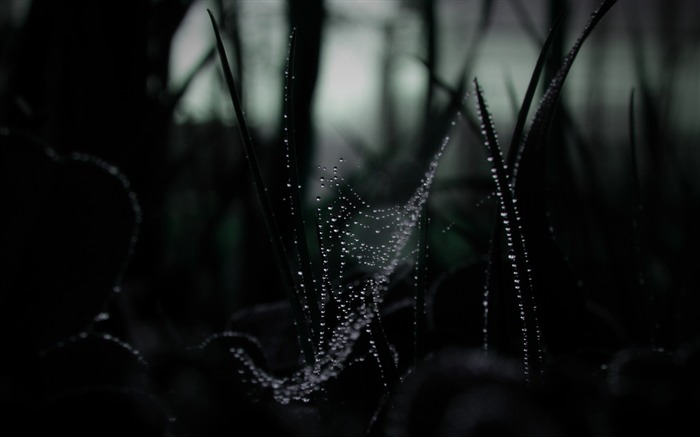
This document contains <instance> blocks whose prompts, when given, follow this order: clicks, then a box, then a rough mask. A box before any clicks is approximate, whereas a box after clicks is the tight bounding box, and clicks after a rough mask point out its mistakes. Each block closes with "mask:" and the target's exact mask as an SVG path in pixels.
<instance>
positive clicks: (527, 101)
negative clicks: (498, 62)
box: [506, 13, 564, 178]
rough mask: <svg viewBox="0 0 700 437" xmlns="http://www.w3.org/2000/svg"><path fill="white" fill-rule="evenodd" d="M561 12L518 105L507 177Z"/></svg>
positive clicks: (516, 152) (519, 143)
mask: <svg viewBox="0 0 700 437" xmlns="http://www.w3.org/2000/svg"><path fill="white" fill-rule="evenodd" d="M563 15H564V14H563V13H562V14H560V15H559V17H558V18H557V21H556V22H555V23H554V26H552V29H551V30H550V31H549V34H548V35H547V39H546V40H545V41H544V44H543V45H542V50H541V51H540V55H539V57H538V58H537V63H536V64H535V69H534V70H532V76H531V77H530V83H529V85H528V86H527V91H526V92H525V97H524V98H523V103H522V105H520V111H519V112H518V120H517V122H516V123H515V128H514V129H513V137H512V138H511V142H510V148H509V149H508V156H507V158H506V165H507V169H508V172H509V178H510V177H512V171H513V167H514V166H515V162H516V159H517V157H518V155H519V154H520V153H521V152H520V150H519V149H520V148H521V140H522V136H523V132H524V130H525V122H526V121H527V115H528V113H529V112H530V106H531V105H532V99H533V98H534V96H535V91H536V90H537V84H538V83H539V82H540V77H541V76H542V71H543V69H544V66H545V61H546V60H547V54H548V53H549V47H550V46H551V45H552V41H553V40H554V35H555V34H556V33H557V32H558V31H559V28H560V27H561V23H562V22H563Z"/></svg>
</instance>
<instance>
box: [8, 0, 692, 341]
mask: <svg viewBox="0 0 700 437" xmlns="http://www.w3.org/2000/svg"><path fill="white" fill-rule="evenodd" d="M597 6H598V1H597V0H585V1H572V0H568V1H567V0H491V1H488V0H356V1H349V0H305V1H302V0H120V1H103V2H94V1H87V0H86V1H58V0H33V1H30V0H2V2H1V4H0V125H2V126H5V127H7V128H10V129H18V130H24V131H28V132H30V133H32V134H33V135H36V136H37V137H38V138H41V139H42V140H44V141H46V143H47V144H48V145H50V147H52V148H53V149H55V150H56V151H57V152H58V153H61V154H65V153H69V152H74V151H77V152H82V153H88V154H91V155H95V156H97V157H100V158H101V159H104V160H105V161H107V162H109V163H111V164H113V165H115V166H117V167H118V168H119V169H120V170H121V171H122V172H123V173H124V175H125V176H126V177H127V178H128V179H129V181H130V183H131V188H132V189H133V190H134V192H135V193H136V195H137V196H138V199H139V202H140V204H141V208H142V211H143V220H142V222H141V224H140V231H139V241H138V243H137V245H136V250H135V252H134V256H133V257H132V259H131V260H130V265H129V267H128V270H127V272H126V275H125V278H124V283H123V288H124V289H128V290H129V293H122V294H120V295H119V296H118V297H116V298H115V299H114V302H112V303H111V304H110V305H112V311H113V313H115V314H118V313H119V312H127V313H128V314H129V316H128V317H129V318H131V319H132V320H135V321H142V325H140V327H139V330H138V332H139V335H137V336H135V338H136V340H135V341H136V343H138V344H137V347H138V348H139V349H141V350H146V351H147V350H149V348H155V347H156V346H155V343H156V341H161V340H162V339H161V337H162V336H163V335H166V334H163V332H161V331H162V330H163V329H165V328H163V326H164V324H163V323H162V322H163V321H164V320H165V321H167V322H168V323H166V324H165V325H167V326H170V325H172V326H177V327H178V334H177V335H178V336H179V337H180V340H181V341H183V342H184V343H189V344H191V343H195V342H196V341H201V340H202V339H203V338H206V336H208V335H210V334H212V333H214V332H218V331H220V330H221V329H223V328H224V327H225V326H226V323H227V320H228V317H229V316H230V315H231V314H232V313H233V312H235V311H237V310H239V309H241V308H244V307H246V306H247V305H250V304H255V303H261V302H270V301H274V300H279V299H283V298H284V293H283V291H282V287H281V284H280V279H279V278H278V276H279V275H277V274H276V273H274V267H272V270H273V274H270V272H271V266H274V261H273V260H272V255H271V251H270V247H269V244H268V239H267V237H266V235H265V233H264V232H265V231H264V228H263V226H261V225H260V223H261V221H260V217H261V216H260V209H259V206H258V204H257V200H256V199H255V196H254V195H253V194H252V191H251V187H250V176H249V174H248V170H247V167H246V164H245V162H244V160H243V155H242V148H241V144H240V139H239V133H238V131H237V128H236V122H235V117H234V115H233V111H232V106H231V102H230V99H229V98H228V93H227V89H226V86H225V83H224V81H223V80H222V75H221V67H220V64H219V60H218V58H217V56H216V53H215V51H214V40H213V35H214V34H213V31H212V26H211V22H210V20H209V16H208V14H207V9H210V10H211V11H212V12H213V14H214V16H216V17H217V19H218V21H219V24H220V26H221V28H222V32H223V35H224V38H225V40H226V44H227V50H228V53H229V60H230V62H231V67H232V69H233V72H234V75H235V78H236V81H237V85H238V87H239V91H240V93H241V96H242V101H243V106H244V108H245V110H246V116H247V120H248V123H249V125H250V127H251V129H252V135H253V137H254V143H255V145H256V147H257V148H258V149H257V150H258V151H259V156H260V159H261V166H262V169H263V173H264V178H265V180H266V182H267V186H268V187H269V190H270V193H271V198H272V199H273V203H274V204H275V207H276V208H277V210H278V211H279V212H280V214H282V215H283V214H286V211H287V208H288V207H287V206H286V204H285V203H284V201H283V198H284V189H283V187H284V185H285V183H286V181H287V175H286V173H285V171H284V167H283V163H284V159H283V156H284V155H283V153H284V149H283V147H282V127H283V120H284V117H283V115H284V112H285V111H284V105H283V102H284V92H283V91H284V72H285V68H286V63H287V59H286V57H287V53H288V49H289V42H290V34H291V31H292V29H293V28H296V31H297V40H296V41H297V52H296V57H295V59H294V60H293V62H294V67H293V70H292V74H293V75H294V76H295V85H294V108H293V113H294V117H295V124H296V140H297V147H298V150H299V155H300V162H299V169H300V173H301V174H302V175H303V190H304V199H306V201H305V202H306V204H305V205H304V207H305V208H306V209H308V210H309V211H313V210H314V208H315V207H316V205H315V202H314V199H315V198H316V196H318V195H320V194H322V193H323V191H322V190H321V188H320V184H319V178H320V177H321V176H323V175H324V174H325V172H324V167H326V168H331V167H332V166H334V165H338V162H339V159H340V158H343V164H342V166H341V168H340V171H341V173H342V174H343V176H344V177H345V178H346V179H347V180H348V181H351V182H350V183H351V184H353V185H352V186H353V187H354V188H355V189H356V190H357V191H358V192H359V193H361V195H362V196H364V198H365V199H366V200H367V201H369V202H370V203H372V204H377V205H379V206H381V205H385V204H389V203H394V204H395V203H399V202H401V201H402V199H405V198H406V196H407V195H408V194H410V193H411V192H412V191H413V190H414V189H415V187H417V184H418V182H419V180H420V177H421V176H422V175H423V173H424V172H425V170H426V168H427V165H428V163H429V161H430V159H431V154H432V152H431V151H432V150H434V149H435V147H436V145H437V144H438V143H439V142H440V141H441V139H442V137H443V136H444V135H447V133H448V132H447V131H446V130H445V129H443V128H442V127H440V126H442V124H443V122H445V120H451V119H452V112H450V110H449V108H450V102H451V96H452V94H453V93H454V92H456V91H457V90H459V89H460V86H461V85H462V84H463V83H465V81H466V83H467V87H468V88H467V90H469V91H470V92H471V91H472V88H471V87H472V86H471V80H472V79H473V78H474V77H477V78H478V79H479V82H480V83H481V85H482V87H483V89H484V92H485V96H486V98H487V100H488V102H489V105H490V108H491V110H492V111H493V116H494V120H495V124H496V129H497V130H498V132H499V133H500V135H501V141H502V146H503V148H504V149H507V145H508V144H509V141H510V135H511V132H512V129H513V125H514V123H515V119H516V116H517V110H518V108H519V105H520V102H521V101H522V98H523V96H524V94H525V90H526V88H527V85H528V82H529V80H530V75H531V72H532V70H533V68H534V66H535V63H536V60H537V56H538V54H539V52H540V48H541V46H542V43H543V41H544V39H545V37H546V36H547V33H548V31H549V29H550V27H551V26H552V24H553V23H554V22H555V20H556V18H557V17H558V16H559V15H560V14H561V13H562V11H566V13H565V15H563V25H562V27H561V31H560V32H559V33H558V34H557V36H556V37H555V39H554V43H553V47H552V52H551V55H550V56H549V63H548V64H547V67H546V68H545V72H544V81H548V80H549V79H551V78H552V77H553V75H554V74H555V72H556V68H557V67H558V65H559V64H560V61H561V59H562V58H563V56H564V55H565V53H566V51H568V49H569V48H570V47H571V45H573V43H574V41H575V39H576V38H577V37H578V35H579V34H580V32H581V31H582V29H583V26H584V25H585V23H586V21H587V20H588V18H589V16H590V13H591V12H592V11H593V10H595V9H596V8H597ZM698 22H700V3H698V2H697V1H696V0H664V1H662V0H634V1H630V0H621V1H619V2H618V3H617V5H616V6H615V7H614V8H613V10H612V11H611V13H610V14H609V15H608V16H607V17H606V18H605V20H604V21H603V22H602V23H601V24H600V26H599V27H598V28H597V29H596V30H595V32H593V34H592V36H591V38H590V39H589V40H588V41H587V42H586V44H585V45H584V47H583V49H582V51H581V53H580V55H579V57H578V58H577V60H576V62H575V64H574V67H573V69H572V72H571V74H570V77H569V78H568V79H567V82H566V85H565V86H564V90H563V95H562V104H561V109H560V112H559V115H558V117H559V119H558V120H559V122H558V123H557V124H556V126H559V127H555V128H554V131H555V132H553V133H552V135H555V136H556V135H558V137H555V138H558V140H559V141H562V142H564V143H566V144H567V146H566V147H563V148H562V150H564V151H565V152H562V154H563V155H562V156H559V157H556V158H554V160H555V161H556V160H559V162H567V165H562V166H559V167H558V168H559V169H564V170H561V171H562V172H564V173H568V174H569V176H570V180H569V182H570V183H571V184H573V185H572V186H575V188H576V193H577V194H580V197H577V199H578V200H579V201H580V200H581V199H584V198H585V199H588V197H586V196H587V193H590V192H596V193H598V194H599V197H602V198H603V199H604V200H602V201H601V202H600V203H596V205H597V206H595V208H598V209H595V208H594V207H592V206H591V205H590V204H587V203H586V202H582V203H581V202H579V206H580V207H581V208H584V207H585V208H589V209H588V210H587V211H591V210H593V209H595V211H598V212H600V211H601V208H602V209H604V210H605V211H610V210H613V211H615V213H617V212H620V211H619V210H618V208H617V206H619V202H620V201H621V200H625V199H629V193H628V192H627V191H625V190H626V189H624V187H625V184H626V183H627V181H628V180H629V177H630V176H629V175H630V173H629V171H628V170H629V168H628V164H629V157H628V154H629V145H628V143H629V128H628V121H629V115H630V114H629V99H630V93H631V91H632V89H634V90H635V95H636V101H637V104H638V105H639V106H638V114H641V115H639V121H638V124H637V127H638V130H639V136H640V139H639V142H640V147H639V150H638V154H639V163H640V164H639V172H640V175H641V178H642V179H643V180H644V181H646V182H645V184H646V185H645V187H646V188H645V190H646V191H645V193H647V194H648V195H649V196H652V197H653V199H656V200H659V199H661V200H664V199H665V200H664V202H667V203H670V204H671V205H668V204H664V203H663V202H662V203H660V204H656V206H652V207H650V208H649V209H653V208H658V209H659V210H663V211H669V210H670V211H673V212H671V213H669V214H671V215H672V217H673V220H669V221H665V220H663V219H662V217H671V216H668V215H666V216H664V215H663V214H659V215H658V217H657V218H659V221H660V222H661V224H660V226H661V227H660V228H656V229H660V230H659V231H658V234H654V235H653V236H651V237H650V240H653V241H657V240H658V241H661V242H668V241H671V243H668V244H669V245H670V247H669V248H667V249H668V250H667V251H666V252H663V253H664V255H668V253H669V252H670V253H671V255H673V257H672V258H673V259H672V260H668V261H655V260H654V259H652V258H651V257H650V259H649V261H648V262H649V263H650V268H651V269H652V270H654V271H655V272H656V273H654V275H655V276H654V278H655V279H652V280H655V281H657V284H656V285H658V286H660V287H662V288H664V289H665V288H674V287H675V288H677V287H678V284H677V283H676V282H675V279H671V278H675V277H676V275H675V274H674V272H675V270H674V269H675V268H678V269H680V270H683V268H682V267H680V266H679V265H678V262H677V261H678V260H679V259H681V260H683V263H684V264H683V265H691V264H692V262H691V259H689V258H688V256H687V254H689V253H691V251H690V250H689V248H688V247H687V244H691V243H687V241H688V240H687V238H686V237H687V235H685V234H678V233H674V227H675V226H676V224H677V223H678V221H679V220H680V221H682V220H681V218H682V217H685V216H684V215H683V214H685V212H679V211H681V210H683V207H684V206H688V205H689V204H690V203H692V205H693V208H695V206H696V203H695V201H694V200H693V201H692V202H690V203H689V201H688V199H698V198H700V197H697V196H696V195H697V194H700V192H698V189H699V187H698V184H696V183H694V182H693V181H692V178H693V175H694V171H695V165H696V164H698V163H700V162H699V160H698V158H699V156H698V147H697V146H698V144H697V140H698V138H700V123H698V121H699V120H698V114H700V53H699V50H698V47H700V44H698V43H699V42H700V27H699V26H698V25H697V23H698ZM541 90H542V86H540V88H539V89H538V95H539V94H540V93H541ZM473 108H474V98H473V97H471V96H470V97H468V98H467V107H466V110H465V111H466V113H465V114H463V119H462V121H460V122H459V123H457V124H456V126H455V127H454V128H453V130H452V131H451V132H450V135H451V136H452V139H453V140H452V143H451V145H450V146H449V147H448V149H447V152H446V155H445V156H444V157H443V160H442V162H441V164H440V167H439V172H438V180H437V181H436V183H435V187H434V194H433V196H432V197H431V199H430V204H431V208H433V210H432V211H433V212H432V213H431V214H433V223H434V226H433V228H432V229H433V230H434V234H435V235H434V236H431V238H434V242H433V244H432V245H431V250H433V251H434V252H435V255H434V257H433V258H431V259H432V261H431V262H433V263H435V270H434V271H435V272H438V271H442V270H446V269H449V268H452V267H454V266H456V265H459V264H462V263H464V262H468V261H469V260H471V259H481V258H483V256H484V254H485V248H486V247H487V246H488V239H489V233H490V226H491V223H492V218H493V209H490V208H485V207H483V201H484V199H485V198H486V196H487V195H488V194H489V192H490V191H491V189H492V187H491V185H490V180H489V178H488V166H487V165H486V162H485V157H486V155H485V152H484V150H483V146H482V145H481V142H480V139H479V138H478V132H477V133H475V132H474V129H473V128H472V127H470V124H469V123H468V122H465V121H464V119H466V120H474V114H473ZM642 143H644V146H642ZM665 146H668V147H665ZM662 149H663V150H670V151H671V152H670V153H668V154H667V153H666V152H665V151H663V150H662ZM659 150H662V151H661V152H659ZM564 155H565V156H564ZM659 156H662V157H661V158H659ZM657 164H658V165H659V166H660V167H662V170H658V169H657V168H656V167H655V165H657ZM621 169H623V171H621ZM657 170H658V171H657ZM675 180H679V181H680V182H678V184H680V186H682V187H683V188H681V189H680V190H681V192H682V193H684V194H682V195H681V194H678V193H679V191H678V190H679V189H677V186H676V185H674V184H675V182H673V181H675ZM669 181H672V182H669ZM666 182H669V185H671V187H670V188H668V191H667V190H666V188H659V187H660V186H661V185H664V184H665V183H666ZM654 190H657V191H654ZM683 190H686V191H683ZM669 193H672V194H670V195H669ZM556 195H557V194H556V193H555V197H556ZM686 195H687V197H683V196H686ZM561 196H562V197H563V198H567V197H569V201H570V202H575V201H574V200H572V199H571V198H570V196H567V195H566V194H561ZM616 202H617V203H616ZM582 205H583V206H582ZM569 206H570V205H568V204H567V203H564V204H562V206H561V209H562V210H566V208H569ZM627 206H628V205H625V208H627ZM666 207H669V208H670V209H668V210H667V209H665V208H666ZM590 208H593V209H590ZM679 208H680V209H679ZM555 209H556V208H555ZM623 209H624V208H623ZM624 211H625V212H624V214H627V210H626V209H624ZM683 211H685V210H683ZM693 211H695V209H693ZM579 212H580V211H579ZM579 212H576V211H575V212H570V213H567V214H563V215H561V216H560V217H561V218H560V219H559V224H562V227H566V225H572V226H573V229H575V230H574V231H572V232H571V233H567V234H564V235H562V242H563V244H564V245H565V248H566V249H568V250H569V251H570V252H571V257H572V259H573V260H574V261H579V262H581V264H580V265H581V266H582V267H581V268H580V271H581V275H582V277H587V278H590V281H591V282H593V283H595V281H596V279H595V278H596V277H598V276H596V275H599V277H600V278H604V277H608V276H606V275H608V274H609V273H610V271H613V270H614V271H615V272H620V271H622V270H620V267H619V266H617V267H610V271H606V270H605V267H601V266H606V265H610V263H609V262H608V261H609V258H607V255H605V256H598V255H600V253H599V252H596V251H597V250H599V251H603V249H599V248H597V246H595V245H594V248H593V249H591V250H593V252H586V251H585V250H578V249H580V248H581V247H582V246H581V245H580V244H582V243H581V242H580V240H585V239H586V238H587V237H586V235H585V233H583V234H580V235H579V236H576V235H577V234H576V233H577V232H578V231H576V229H578V230H579V231H580V229H579V228H577V227H576V226H577V224H576V223H573V222H571V223H570V222H567V220H568V219H569V218H570V217H569V215H571V216H575V217H579V218H580V217H581V215H580V214H579ZM621 214H622V213H621ZM664 214H666V213H664ZM613 216H614V214H613ZM613 216H606V217H613ZM614 217H616V218H614V220H613V219H611V220H613V221H615V220H617V219H618V218H619V217H617V216H614ZM555 219H556V218H555ZM676 219H678V220H676ZM555 221H556V220H555ZM282 222H283V225H282V228H283V232H284V233H285V235H286V236H287V239H288V240H289V238H291V237H290V235H291V230H290V229H289V226H290V224H286V225H285V224H284V220H282ZM623 222H624V223H623ZM615 223H617V222H615ZM618 225H619V226H620V227H622V228H623V229H624V228H626V227H629V222H626V221H625V220H621V221H620V223H618V224H617V225H615V226H618ZM595 226H597V228H596V229H604V228H605V229H607V230H606V231H605V232H602V233H601V232H598V233H597V234H596V235H599V238H600V239H605V238H606V237H605V235H610V233H613V234H614V233H615V228H611V227H609V226H613V225H611V224H610V223H608V222H606V221H603V222H601V221H596V222H595ZM664 226H666V227H664ZM311 229H312V230H313V228H311ZM572 234H573V236H572ZM669 235H671V237H669ZM669 238H671V240H669ZM650 244H651V243H650ZM659 244H660V245H661V246H663V247H666V245H665V244H666V243H659ZM652 245H653V244H652ZM690 247H691V248H692V247H697V246H692V244H691V246H690ZM664 250H666V249H664ZM605 253H606V254H607V252H605ZM674 254H675V255H674ZM618 255H619V257H620V258H624V257H625V256H626V255H624V254H618ZM590 259H599V260H600V262H593V261H590ZM692 259H694V258H692ZM586 260H589V261H586ZM674 266H675V267H674ZM601 268H602V270H601ZM586 275H588V276H586ZM598 280H600V281H603V279H598ZM125 317H126V316H125ZM153 320H157V321H158V322H153ZM168 324H170V325H168ZM149 339H150V340H149Z"/></svg>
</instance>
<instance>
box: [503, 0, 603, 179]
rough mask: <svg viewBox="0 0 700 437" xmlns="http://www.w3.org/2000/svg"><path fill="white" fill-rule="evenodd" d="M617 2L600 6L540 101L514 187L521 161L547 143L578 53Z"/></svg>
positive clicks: (515, 165)
mask: <svg viewBox="0 0 700 437" xmlns="http://www.w3.org/2000/svg"><path fill="white" fill-rule="evenodd" d="M616 2H617V0H605V1H603V3H602V4H601V5H600V7H599V8H598V9H597V10H596V11H595V12H593V13H592V14H591V18H590V20H589V21H588V24H586V27H585V28H584V30H583V32H582V33H581V35H580V36H579V38H578V39H577V40H576V43H575V44H574V46H573V47H572V48H571V50H570V51H569V53H568V54H567V55H566V57H565V58H564V61H563V63H562V65H561V67H560V68H559V70H558V71H557V74H556V75H555V76H554V78H553V79H552V81H551V82H550V84H549V85H548V87H547V89H546V91H545V93H544V95H543V97H542V99H541V100H540V105H539V107H538V109H537V112H536V113H535V117H534V121H533V122H532V125H531V126H530V130H529V131H528V133H527V135H526V138H525V141H524V143H523V145H522V147H520V148H518V155H517V156H516V157H515V161H514V163H513V166H512V170H511V171H512V172H513V178H514V180H513V184H514V185H515V184H516V181H517V177H516V175H517V172H518V169H519V167H520V166H521V161H522V160H523V159H524V157H525V155H526V154H532V153H535V152H537V153H539V151H540V149H541V147H542V145H543V143H544V141H545V138H546V135H547V131H548V130H549V127H550V125H551V122H552V118H553V117H554V110H555V109H556V105H557V103H558V99H559V95H560V94H561V89H562V87H563V85H564V81H565V80H566V77H567V75H568V73H569V71H570V70H571V66H572V65H573V63H574V60H575V59H576V56H577V55H578V52H579V50H580V49H581V46H582V45H583V43H584V41H585V40H586V39H587V38H588V36H589V35H590V34H591V32H592V31H593V29H594V28H595V27H596V26H597V25H598V23H599V22H600V20H602V19H603V17H604V16H605V15H606V14H607V12H608V11H609V10H610V8H612V6H613V5H614V4H615V3H616ZM559 20H561V16H560V17H559ZM551 34H552V33H551V32H550V35H551Z"/></svg>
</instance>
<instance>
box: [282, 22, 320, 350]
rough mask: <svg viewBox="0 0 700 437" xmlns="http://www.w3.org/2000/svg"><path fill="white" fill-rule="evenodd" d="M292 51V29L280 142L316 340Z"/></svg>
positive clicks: (314, 290)
mask: <svg viewBox="0 0 700 437" xmlns="http://www.w3.org/2000/svg"><path fill="white" fill-rule="evenodd" d="M295 51H296V29H294V30H293V31H292V34H291V36H290V43H289V55H288V64H287V69H286V71H285V89H286V97H285V119H284V120H285V126H284V136H285V138H284V142H285V148H286V158H287V171H288V172H289V178H290V181H289V184H288V185H289V189H290V195H291V206H292V215H293V219H294V229H295V232H296V234H297V235H296V238H295V242H296V248H297V252H298V256H299V264H300V266H299V268H300V272H301V281H302V282H301V290H300V292H301V293H300V294H301V296H302V299H303V302H304V304H303V309H304V310H305V312H306V310H307V308H308V314H309V316H308V317H309V318H310V320H311V334H312V335H313V336H314V339H315V341H316V342H318V341H319V339H320V337H319V335H320V331H321V312H320V306H319V302H320V300H321V298H320V291H319V289H318V285H320V281H317V280H316V279H317V278H316V276H315V275H314V270H313V265H312V263H311V257H310V256H309V245H308V241H307V236H306V220H305V219H304V214H303V208H302V200H301V178H300V177H299V157H298V156H297V146H296V136H295V125H294V120H295V118H294V111H293V110H292V109H293V108H294V82H293V80H294V59H295Z"/></svg>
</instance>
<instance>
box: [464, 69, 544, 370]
mask: <svg viewBox="0 0 700 437" xmlns="http://www.w3.org/2000/svg"><path fill="white" fill-rule="evenodd" d="M474 88H475V92H476V96H477V110H478V113H479V118H480V119H481V127H482V134H483V137H484V143H485V145H486V148H487V150H488V153H489V161H490V162H491V174H492V177H493V179H494V182H495V183H496V192H497V196H498V200H499V205H500V211H501V212H500V214H501V219H502V220H501V223H502V225H503V230H504V231H505V234H506V243H507V247H508V259H509V260H510V262H511V268H512V273H513V288H514V291H515V295H516V300H517V305H518V308H519V311H520V320H521V325H522V331H521V332H522V336H521V340H522V352H523V370H524V374H525V379H526V380H527V381H529V380H530V377H531V374H530V368H531V366H532V360H531V351H530V345H531V342H530V338H529V334H528V331H529V330H530V329H532V328H530V327H529V323H531V322H529V319H530V317H529V314H528V313H529V312H532V313H533V318H534V324H535V327H534V329H535V330H536V332H538V333H539V327H538V326H537V319H536V306H535V303H534V296H533V295H532V279H531V276H530V272H531V269H530V266H529V262H528V255H527V250H526V247H525V237H524V235H523V233H522V230H521V227H520V215H519V213H518V209H517V206H516V200H515V197H514V192H513V190H512V188H511V186H510V183H509V181H508V172H507V170H506V168H505V164H504V161H503V156H502V153H501V149H500V146H499V143H498V137H497V136H496V132H495V129H494V126H493V120H492V118H491V114H490V112H489V110H488V108H487V106H486V101H485V100H484V96H483V92H482V90H481V87H480V86H479V82H478V80H477V79H474ZM526 299H528V300H531V301H532V303H533V306H532V308H531V311H528V310H527V305H526V303H525V300H526ZM537 337H539V335H537V336H536V339H535V341H534V342H533V343H534V346H535V348H536V350H537V351H538V354H541V345H540V344H539V340H540V339H539V338H537ZM538 359H540V360H541V356H538ZM537 364H538V365H539V364H541V363H537Z"/></svg>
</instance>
